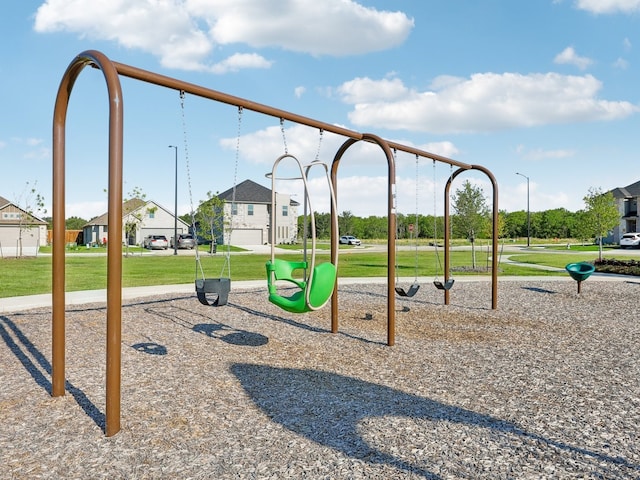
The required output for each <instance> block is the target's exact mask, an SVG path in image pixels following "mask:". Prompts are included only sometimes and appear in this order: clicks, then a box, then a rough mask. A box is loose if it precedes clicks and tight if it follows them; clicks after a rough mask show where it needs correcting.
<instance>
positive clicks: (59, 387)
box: [52, 50, 123, 436]
mask: <svg viewBox="0 0 640 480" xmlns="http://www.w3.org/2000/svg"><path fill="white" fill-rule="evenodd" d="M87 65H93V66H95V67H98V68H99V69H100V70H101V71H102V73H103V75H104V78H105V80H106V83H107V90H108V94H109V200H108V202H109V206H108V225H109V231H110V232H112V235H113V236H114V237H115V238H113V239H111V241H109V243H108V245H107V341H106V343H107V358H106V363H107V367H106V374H107V379H106V415H105V416H106V425H105V433H106V435H107V436H111V435H114V434H116V433H118V431H120V381H121V372H120V368H121V353H122V352H121V348H122V347H121V345H122V344H121V337H122V333H121V325H122V247H121V239H120V238H118V236H119V235H120V233H119V232H122V132H123V111H122V89H121V87H120V79H119V77H118V72H117V71H116V69H115V67H114V66H113V64H112V63H111V61H110V60H109V59H108V58H107V57H106V56H105V55H103V54H102V53H100V52H97V51H93V50H89V51H86V52H83V53H81V54H80V55H78V56H77V57H76V58H75V59H74V60H73V61H72V62H71V64H70V65H69V67H68V68H67V71H66V73H65V75H64V77H63V80H62V82H61V85H60V88H59V91H58V98H57V100H56V107H55V111H54V127H53V222H54V223H53V229H54V231H53V242H54V243H53V290H52V292H53V294H52V302H53V307H52V308H53V340H52V345H53V359H52V395H54V396H57V395H63V394H64V321H65V299H64V295H65V282H64V275H65V270H64V246H65V242H64V220H65V218H64V217H65V208H64V203H65V182H64V170H65V168H64V164H65V149H64V145H65V121H66V111H67V105H68V101H69V96H70V94H71V90H72V88H73V83H74V82H75V80H76V78H77V76H78V75H79V74H80V72H81V71H82V69H83V68H84V67H85V66H87Z"/></svg>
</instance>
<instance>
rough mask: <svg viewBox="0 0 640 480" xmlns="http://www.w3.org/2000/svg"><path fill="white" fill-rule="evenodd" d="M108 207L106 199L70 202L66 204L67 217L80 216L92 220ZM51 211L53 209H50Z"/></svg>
mask: <svg viewBox="0 0 640 480" xmlns="http://www.w3.org/2000/svg"><path fill="white" fill-rule="evenodd" d="M107 209H108V206H107V202H106V201H95V202H69V203H67V204H66V206H65V212H64V213H65V217H67V218H69V217H80V218H84V219H85V220H91V219H92V218H95V217H97V216H98V215H102V214H103V213H106V212H107ZM49 211H51V210H49Z"/></svg>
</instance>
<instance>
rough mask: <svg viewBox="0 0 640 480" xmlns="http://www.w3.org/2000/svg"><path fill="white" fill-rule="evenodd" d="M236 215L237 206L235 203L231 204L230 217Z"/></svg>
mask: <svg viewBox="0 0 640 480" xmlns="http://www.w3.org/2000/svg"><path fill="white" fill-rule="evenodd" d="M237 214H238V204H237V203H232V204H231V215H237Z"/></svg>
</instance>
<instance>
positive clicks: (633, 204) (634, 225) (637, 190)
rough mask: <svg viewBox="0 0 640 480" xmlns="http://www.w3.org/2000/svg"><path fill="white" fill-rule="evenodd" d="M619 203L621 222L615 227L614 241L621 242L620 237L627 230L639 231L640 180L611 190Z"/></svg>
mask: <svg viewBox="0 0 640 480" xmlns="http://www.w3.org/2000/svg"><path fill="white" fill-rule="evenodd" d="M611 193H612V194H613V197H614V198H615V199H616V202H617V204H618V212H620V223H619V224H618V226H617V227H615V228H614V229H613V241H614V242H615V243H620V237H622V235H624V234H625V233H627V232H637V231H638V228H640V221H639V217H638V200H640V182H636V183H632V184H631V185H627V186H626V187H618V188H614V189H613V190H611Z"/></svg>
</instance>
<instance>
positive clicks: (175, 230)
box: [169, 145, 178, 255]
mask: <svg viewBox="0 0 640 480" xmlns="http://www.w3.org/2000/svg"><path fill="white" fill-rule="evenodd" d="M169 148H173V149H174V150H175V153H176V174H175V189H174V191H175V195H174V203H173V254H174V255H178V147H177V146H175V145H169Z"/></svg>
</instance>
